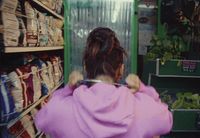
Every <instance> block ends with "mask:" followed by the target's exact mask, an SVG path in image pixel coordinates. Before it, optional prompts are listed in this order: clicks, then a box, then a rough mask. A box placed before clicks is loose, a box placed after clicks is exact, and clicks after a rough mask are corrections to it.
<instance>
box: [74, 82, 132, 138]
mask: <svg viewBox="0 0 200 138" xmlns="http://www.w3.org/2000/svg"><path fill="white" fill-rule="evenodd" d="M73 98H74V100H75V105H74V112H75V118H76V120H77V122H78V125H79V127H80V129H81V130H82V131H83V132H84V133H85V134H86V135H88V137H95V138H105V137H113V136H117V135H120V134H123V133H126V132H127V130H128V128H129V126H130V124H131V122H132V121H133V119H134V100H133V95H132V94H131V92H130V90H129V89H128V88H126V87H123V86H122V87H115V86H114V85H110V84H105V83H96V84H94V85H93V86H91V87H89V88H88V87H87V86H85V85H81V86H79V87H78V88H76V89H75V90H74V93H73Z"/></svg>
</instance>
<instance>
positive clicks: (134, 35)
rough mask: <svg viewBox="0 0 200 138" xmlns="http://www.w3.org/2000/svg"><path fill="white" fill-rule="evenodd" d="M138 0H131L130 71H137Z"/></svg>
mask: <svg viewBox="0 0 200 138" xmlns="http://www.w3.org/2000/svg"><path fill="white" fill-rule="evenodd" d="M138 2H139V1H138V0H133V6H134V13H133V14H132V21H131V32H132V38H133V39H131V73H135V74H136V73H137V56H138Z"/></svg>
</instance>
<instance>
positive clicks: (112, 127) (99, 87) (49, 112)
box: [35, 83, 173, 138]
mask: <svg viewBox="0 0 200 138" xmlns="http://www.w3.org/2000/svg"><path fill="white" fill-rule="evenodd" d="M172 123H173V119H172V114H171V112H170V111H169V110H168V106H167V105H166V104H164V103H162V102H161V101H160V99H159V95H158V93H157V92H156V91H155V89H154V88H153V87H150V86H145V85H144V84H141V86H140V90H139V91H138V92H137V93H135V94H132V93H131V92H130V89H128V88H126V87H124V86H121V87H115V86H113V85H110V84H105V83H96V84H94V85H93V86H91V87H89V88H88V87H87V86H85V85H81V86H79V87H78V88H76V89H75V90H74V91H72V89H70V88H69V87H68V86H65V87H64V88H62V89H59V90H57V91H55V93H54V94H53V96H52V98H51V99H50V101H49V102H48V103H47V104H46V105H45V106H44V107H43V108H42V109H41V110H40V111H39V112H38V113H37V114H36V116H35V124H36V127H37V128H38V129H40V130H42V131H43V132H45V133H46V134H49V135H50V136H51V137H53V138H152V137H153V136H157V135H162V134H166V133H168V132H169V131H170V130H171V128H172Z"/></svg>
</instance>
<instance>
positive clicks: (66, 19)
mask: <svg viewBox="0 0 200 138" xmlns="http://www.w3.org/2000/svg"><path fill="white" fill-rule="evenodd" d="M69 9H70V7H69V4H68V3H67V1H66V0H64V40H65V41H64V42H65V45H64V83H65V84H66V83H67V81H68V76H69V72H70V66H69V65H70V56H71V55H70V47H71V45H70V35H69V33H70V27H69Z"/></svg>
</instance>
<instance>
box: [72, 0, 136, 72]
mask: <svg viewBox="0 0 200 138" xmlns="http://www.w3.org/2000/svg"><path fill="white" fill-rule="evenodd" d="M68 4H69V7H70V9H69V12H70V13H69V27H70V45H71V48H70V53H71V57H70V69H71V70H73V69H78V70H82V57H83V56H82V55H83V50H84V47H85V44H86V38H87V36H88V33H89V32H90V31H91V30H93V29H94V28H96V27H100V26H101V27H109V28H111V29H113V30H114V31H115V32H116V35H117V37H118V38H119V40H120V43H121V45H122V46H123V47H124V48H125V50H126V51H127V53H128V58H127V59H126V60H125V68H126V70H125V75H127V74H128V72H130V70H131V62H130V57H131V48H130V47H131V20H132V19H131V18H132V14H133V13H134V12H133V11H134V9H133V8H134V6H133V0H68Z"/></svg>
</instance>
